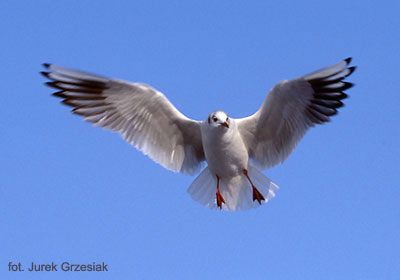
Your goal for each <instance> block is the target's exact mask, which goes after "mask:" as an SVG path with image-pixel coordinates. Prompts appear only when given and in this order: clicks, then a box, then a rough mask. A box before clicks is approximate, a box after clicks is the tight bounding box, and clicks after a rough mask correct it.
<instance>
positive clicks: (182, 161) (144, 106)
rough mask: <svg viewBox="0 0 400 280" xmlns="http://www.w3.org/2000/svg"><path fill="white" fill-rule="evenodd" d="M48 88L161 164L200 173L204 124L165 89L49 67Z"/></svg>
mask: <svg viewBox="0 0 400 280" xmlns="http://www.w3.org/2000/svg"><path fill="white" fill-rule="evenodd" d="M44 66H45V67H46V68H47V69H48V70H49V71H48V72H41V73H42V74H43V75H44V76H45V77H47V78H48V79H50V80H51V81H50V82H47V83H46V84H47V85H48V86H50V87H53V88H56V89H59V90H60V91H58V92H56V93H54V94H53V95H55V96H57V97H60V98H62V99H63V101H62V103H64V104H66V105H68V106H71V107H73V110H72V112H73V113H75V114H78V115H81V116H83V119H84V120H85V121H89V122H92V123H93V124H94V125H96V126H101V127H103V128H106V129H110V130H112V131H116V132H119V133H120V134H121V135H122V137H123V138H124V139H125V140H126V141H127V142H129V143H130V144H132V145H133V146H134V147H136V148H137V149H139V150H141V151H142V152H143V153H144V154H146V155H148V156H149V157H150V158H151V159H153V160H154V161H155V162H157V163H159V164H161V165H162V166H164V167H165V168H167V169H170V170H172V171H175V172H182V173H188V174H194V173H196V172H197V171H199V170H200V169H201V167H202V161H203V160H204V152H203V146H202V142H201V131H200V122H198V121H194V120H190V119H188V118H187V117H185V116H184V115H183V114H182V113H180V112H179V111H178V110H177V109H176V108H175V107H174V106H173V105H172V104H171V103H170V102H169V101H168V99H167V98H166V97H165V96H164V95H163V94H162V93H161V92H159V91H157V90H155V89H153V88H151V87H150V86H147V85H144V84H140V83H129V82H124V81H118V80H113V79H108V78H105V77H101V76H97V75H92V74H88V73H83V72H79V71H75V70H71V69H68V68H64V67H60V66H56V65H52V64H44Z"/></svg>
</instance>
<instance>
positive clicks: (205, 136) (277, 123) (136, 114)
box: [41, 58, 355, 210]
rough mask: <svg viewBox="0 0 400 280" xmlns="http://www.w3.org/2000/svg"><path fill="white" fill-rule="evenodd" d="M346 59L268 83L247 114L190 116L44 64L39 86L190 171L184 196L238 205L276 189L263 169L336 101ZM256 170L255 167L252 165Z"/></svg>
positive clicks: (143, 88)
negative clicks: (239, 116) (272, 84)
mask: <svg viewBox="0 0 400 280" xmlns="http://www.w3.org/2000/svg"><path fill="white" fill-rule="evenodd" d="M350 61H351V58H347V59H345V60H343V61H341V62H339V63H337V64H335V65H333V66H330V67H327V68H324V69H322V70H319V71H316V72H313V73H311V74H308V75H305V76H303V77H300V78H297V79H293V80H288V81H282V82H279V83H278V84H277V85H275V87H274V88H272V89H271V91H270V92H269V94H268V96H267V98H266V99H265V101H264V103H263V105H262V106H261V108H260V109H259V110H258V111H257V112H256V113H254V114H253V115H251V116H249V117H246V118H242V119H233V118H230V117H229V116H228V115H227V114H226V113H225V112H223V111H214V112H212V113H211V114H210V115H209V116H208V117H207V119H206V120H204V121H195V120H191V119H189V118H187V117H186V116H184V115H183V114H182V113H181V112H179V111H178V110H177V109H176V108H175V107H174V105H172V104H171V103H170V102H169V101H168V99H167V98H166V97H165V96H164V95H163V94H162V93H161V92H159V91H157V90H156V89H154V88H152V87H150V86H148V85H145V84H142V83H131V82H126V81H121V80H115V79H109V78H105V77H102V76H98V75H92V74H88V73H85V72H80V71H76V70H72V69H68V68H65V67H61V66H57V65H53V64H44V67H45V68H47V70H49V71H48V72H41V73H42V74H43V75H44V76H45V77H47V78H48V79H50V80H51V81H50V82H47V83H46V84H47V85H48V86H51V87H53V88H56V89H59V90H60V91H58V92H56V93H54V94H53V95H55V96H57V97H60V98H62V99H63V101H62V103H64V104H66V105H69V106H72V107H73V110H72V112H73V113H75V114H78V115H82V116H83V119H84V120H85V121H89V122H92V123H93V124H94V125H96V126H101V127H103V128H106V129H110V130H112V131H115V132H119V133H120V134H121V135H122V137H123V138H124V139H125V140H126V141H127V142H129V143H130V144H132V145H133V146H134V147H135V148H137V149H139V150H140V151H142V152H143V153H144V154H145V155H148V156H149V157H150V158H151V159H153V160H154V161H155V162H157V163H159V164H160V165H162V166H163V167H165V168H167V169H169V170H172V171H174V172H181V173H186V174H190V175H194V174H195V173H197V172H199V171H200V170H201V168H202V166H203V163H204V161H206V162H207V164H208V166H207V167H206V168H204V169H203V171H202V172H201V173H200V175H199V176H198V177H197V178H196V179H195V180H194V181H193V183H192V184H191V185H190V187H189V188H188V192H189V194H190V195H191V197H192V198H193V199H194V200H196V201H198V202H200V203H201V204H203V205H206V206H208V207H210V208H215V207H219V208H220V209H224V210H244V209H249V208H254V207H257V206H259V205H261V204H263V203H267V202H268V201H269V200H271V199H272V198H273V197H274V196H275V192H276V191H277V190H278V189H279V187H278V186H277V185H276V184H275V183H274V182H272V181H271V180H270V179H269V178H267V177H266V176H265V175H264V174H262V173H261V172H260V171H259V170H258V169H261V170H264V169H267V168H270V167H272V166H274V165H276V164H278V163H282V162H283V161H284V160H285V159H286V158H287V157H288V156H289V154H290V153H291V152H292V151H293V150H294V148H295V147H296V145H297V143H298V142H299V140H300V139H301V138H302V137H303V135H304V134H305V133H306V131H307V130H308V128H310V127H312V126H314V125H315V124H322V123H325V122H328V121H330V117H331V116H333V115H335V114H336V113H337V108H339V107H342V106H343V103H342V102H341V100H342V99H344V98H346V97H347V95H346V94H345V93H343V91H344V90H346V89H349V88H350V87H352V86H353V84H351V83H348V82H344V81H343V79H344V78H346V77H347V76H349V75H350V74H351V73H352V72H353V71H354V70H355V67H354V66H353V67H349V64H350ZM257 168H258V169H257Z"/></svg>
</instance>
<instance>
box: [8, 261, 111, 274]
mask: <svg viewBox="0 0 400 280" xmlns="http://www.w3.org/2000/svg"><path fill="white" fill-rule="evenodd" d="M8 271H25V269H24V268H23V267H22V264H21V263H20V262H19V263H13V262H9V263H8ZM27 271H29V272H41V271H48V272H49V271H65V272H67V271H70V272H71V271H72V272H74V271H77V272H79V271H92V272H96V271H97V272H99V271H108V264H105V263H104V262H101V263H96V262H93V263H91V264H76V263H70V262H62V263H61V264H56V263H54V262H51V263H47V264H37V263H35V262H31V264H30V265H29V267H28V269H27Z"/></svg>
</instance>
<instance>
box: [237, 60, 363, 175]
mask: <svg viewBox="0 0 400 280" xmlns="http://www.w3.org/2000/svg"><path fill="white" fill-rule="evenodd" d="M350 61H351V59H350V58H348V59H345V60H343V61H341V62H339V63H337V64H335V65H333V66H331V67H327V68H325V69H322V70H319V71H316V72H314V73H311V74H309V75H306V76H303V77H301V78H297V79H293V80H290V81H282V82H280V83H278V84H277V85H276V86H275V87H274V88H273V89H272V90H271V91H270V92H269V94H268V96H267V98H266V99H265V101H264V104H263V105H262V106H261V108H260V109H259V110H258V111H257V112H256V113H255V114H254V115H252V116H249V117H247V118H243V119H239V120H238V127H239V132H240V133H241V136H242V138H243V141H244V143H245V145H246V146H247V149H248V152H249V156H250V158H251V160H252V161H253V163H254V164H255V165H256V166H257V167H259V168H261V169H266V168H270V167H272V166H274V165H276V164H278V163H282V162H283V161H284V160H285V159H286V158H287V157H288V156H289V155H290V154H291V153H292V151H293V150H294V148H295V147H296V146H297V144H298V142H299V141H300V140H301V138H302V137H303V136H304V134H305V133H306V132H307V130H308V129H309V128H310V127H312V126H314V125H315V124H322V123H325V122H328V121H330V117H331V116H333V115H335V114H337V109H338V108H339V107H342V106H343V103H342V101H341V100H342V99H344V98H346V97H347V95H346V94H345V93H343V91H344V90H346V89H348V88H350V87H352V86H353V84H351V83H348V82H343V79H344V78H345V77H347V76H349V75H350V74H351V73H352V72H353V71H354V70H355V67H348V66H349V63H350Z"/></svg>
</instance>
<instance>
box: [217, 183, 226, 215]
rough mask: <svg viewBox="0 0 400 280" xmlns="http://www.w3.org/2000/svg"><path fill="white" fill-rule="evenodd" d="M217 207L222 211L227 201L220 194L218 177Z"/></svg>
mask: <svg viewBox="0 0 400 280" xmlns="http://www.w3.org/2000/svg"><path fill="white" fill-rule="evenodd" d="M216 195H217V205H218V207H219V209H221V210H222V203H225V199H224V198H223V197H222V195H221V193H220V192H219V176H218V175H217V193H216Z"/></svg>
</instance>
